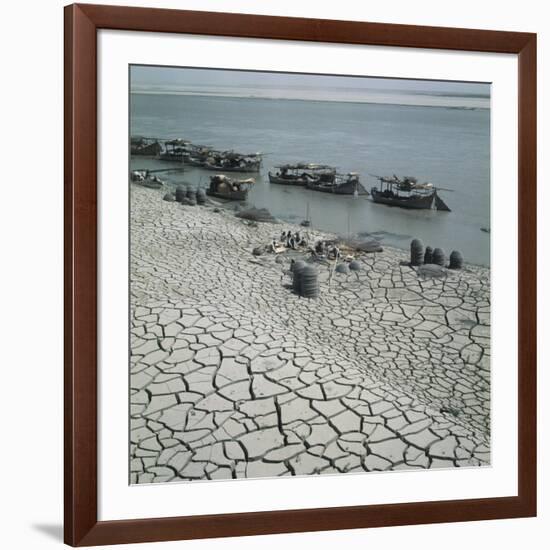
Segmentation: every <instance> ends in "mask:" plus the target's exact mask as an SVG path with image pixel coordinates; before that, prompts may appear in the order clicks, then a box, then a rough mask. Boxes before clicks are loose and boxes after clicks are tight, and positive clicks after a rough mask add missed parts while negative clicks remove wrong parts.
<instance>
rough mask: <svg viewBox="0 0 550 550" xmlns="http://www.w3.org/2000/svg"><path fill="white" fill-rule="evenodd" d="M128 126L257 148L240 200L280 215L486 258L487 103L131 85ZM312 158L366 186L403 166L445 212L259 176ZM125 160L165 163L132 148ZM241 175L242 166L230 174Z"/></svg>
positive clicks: (200, 178)
mask: <svg viewBox="0 0 550 550" xmlns="http://www.w3.org/2000/svg"><path fill="white" fill-rule="evenodd" d="M130 115H131V116H130V134H131V135H143V136H151V137H159V138H175V137H181V138H184V139H189V140H191V141H192V142H194V143H198V144H204V145H211V146H214V147H215V148H217V149H234V150H236V151H240V152H244V153H252V152H256V151H262V152H264V153H266V155H265V157H264V162H263V167H262V170H261V173H260V174H254V176H255V177H256V185H254V186H253V188H252V190H251V192H250V193H249V195H248V203H249V204H251V205H255V206H257V207H267V208H268V209H269V210H270V211H271V213H272V214H273V215H274V216H276V217H278V218H281V219H283V220H287V221H292V222H299V221H301V220H303V219H304V218H305V216H306V210H307V209H308V207H309V214H310V218H311V220H312V224H313V226H314V227H318V228H320V229H323V230H326V231H331V232H334V233H339V234H343V235H346V234H348V233H353V234H358V233H359V234H370V235H373V236H374V237H376V238H377V239H378V240H380V241H381V242H382V244H384V243H386V244H388V245H392V246H396V247H399V248H408V246H409V243H410V240H411V239H412V238H414V237H417V238H420V239H422V241H423V242H424V244H425V245H430V246H432V247H436V246H438V247H441V248H443V249H444V250H445V251H446V252H447V254H449V253H450V252H451V250H460V251H461V252H462V253H463V255H464V258H465V260H466V261H467V262H470V263H475V264H481V265H489V262H490V234H488V233H486V232H483V231H481V228H482V227H483V228H485V227H489V226H490V110H489V109H480V108H479V109H477V108H476V109H463V108H449V107H433V106H430V107H426V106H414V105H397V104H375V103H353V102H337V101H304V100H289V99H264V98H241V97H220V96H212V97H206V96H195V95H170V94H151V93H149V94H141V93H133V94H132V95H131V104H130ZM298 161H301V162H319V163H323V164H330V165H334V166H337V167H338V169H339V171H341V172H359V174H360V178H361V183H362V184H363V186H364V187H365V188H367V189H368V190H370V188H371V187H372V186H373V185H376V183H377V181H376V179H375V178H374V177H373V176H372V174H375V175H392V174H398V175H411V176H416V177H417V178H418V180H419V181H422V182H423V181H430V182H432V183H434V185H436V186H438V187H442V188H446V189H452V191H446V192H444V191H442V192H441V193H440V195H441V196H442V198H443V200H444V201H445V202H446V203H447V205H448V206H449V207H450V208H451V210H452V212H438V211H431V210H430V211H427V210H424V211H422V210H418V211H414V210H405V209H402V208H392V207H388V206H383V205H379V204H374V203H373V202H371V201H370V199H368V198H365V197H357V198H354V197H348V196H335V195H330V194H325V193H319V192H315V191H309V190H307V189H303V188H294V187H286V186H281V185H273V184H269V181H268V178H267V172H268V170H270V169H272V167H273V166H274V165H277V164H280V163H289V162H298ZM131 165H132V168H150V169H151V168H165V167H173V166H174V164H173V163H167V162H162V161H158V160H153V159H144V158H140V157H133V158H132V159H131ZM211 175H212V172H209V171H205V170H202V169H201V168H193V167H187V166H186V167H185V172H184V173H171V174H166V175H161V177H162V178H163V179H165V180H167V181H168V182H169V183H181V182H188V183H191V184H193V185H201V186H203V187H206V186H207V185H208V181H209V177H210V176H211ZM233 176H237V177H241V176H242V177H248V175H246V174H233Z"/></svg>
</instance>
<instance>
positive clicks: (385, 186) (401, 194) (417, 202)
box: [371, 175, 451, 212]
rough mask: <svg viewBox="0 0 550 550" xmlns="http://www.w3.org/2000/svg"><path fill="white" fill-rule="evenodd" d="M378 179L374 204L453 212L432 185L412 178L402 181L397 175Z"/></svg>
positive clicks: (372, 190)
mask: <svg viewBox="0 0 550 550" xmlns="http://www.w3.org/2000/svg"><path fill="white" fill-rule="evenodd" d="M376 177H377V179H378V180H379V181H380V188H378V187H373V188H372V189H371V198H372V200H373V202H376V203H379V204H385V205H387V206H398V207H400V208H410V209H415V210H430V209H432V208H435V209H436V210H443V211H447V212H450V211H451V209H450V208H449V207H448V206H447V205H446V204H445V202H444V201H443V199H442V198H441V197H440V196H439V195H438V193H437V189H436V188H435V187H434V186H433V184H431V183H428V182H426V183H418V181H417V179H416V178H413V177H411V176H405V177H403V178H401V179H400V178H398V177H397V176H396V175H394V176H392V177H391V178H389V177H381V176H376Z"/></svg>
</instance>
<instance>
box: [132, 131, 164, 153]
mask: <svg viewBox="0 0 550 550" xmlns="http://www.w3.org/2000/svg"><path fill="white" fill-rule="evenodd" d="M161 152H162V145H161V144H160V143H159V141H158V140H156V139H153V138H146V137H142V136H133V137H132V138H130V154H131V155H139V156H146V157H156V156H157V155H159V154H160V153H161Z"/></svg>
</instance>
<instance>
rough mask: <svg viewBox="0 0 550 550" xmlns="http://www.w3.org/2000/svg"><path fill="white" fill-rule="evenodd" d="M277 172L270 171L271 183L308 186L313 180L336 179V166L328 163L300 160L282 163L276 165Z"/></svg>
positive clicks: (329, 180)
mask: <svg viewBox="0 0 550 550" xmlns="http://www.w3.org/2000/svg"><path fill="white" fill-rule="evenodd" d="M275 168H277V172H276V173H272V172H271V171H269V172H268V177H269V183H276V184H279V185H301V186H306V185H307V184H308V183H311V182H326V183H330V182H333V181H334V177H335V174H336V168H334V167H333V166H328V165H327V164H313V163H309V164H308V163H303V162H299V163H296V164H281V165H280V166H276V167H275Z"/></svg>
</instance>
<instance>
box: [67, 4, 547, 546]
mask: <svg viewBox="0 0 550 550" xmlns="http://www.w3.org/2000/svg"><path fill="white" fill-rule="evenodd" d="M99 29H119V30H129V31H152V32H167V33H192V34H203V35H218V36H233V37H250V38H270V39H284V40H302V41H313V42H332V43H338V42H340V43H348V44H369V45H381V46H399V47H416V48H435V49H446V50H467V51H480V52H499V53H508V54H516V55H517V56H518V66H519V121H518V124H519V135H518V147H519V149H518V151H519V174H518V175H519V193H518V196H519V207H518V208H519V242H520V243H521V246H520V247H519V265H520V270H519V354H518V374H519V377H518V380H519V387H518V398H519V423H518V424H519V425H518V434H517V435H518V449H519V452H518V495H517V496H512V497H506V498H484V499H475V500H454V501H452V500H451V501H444V502H421V503H408V504H389V505H373V506H354V507H339V508H323V509H321V508H319V509H308V510H292V511H274V512H255V513H241V514H224V515H211V516H198V517H197V516H194V517H171V518H155V519H153V518H148V519H140V520H131V521H98V519H97V502H98V499H97V405H96V402H97V292H96V287H97V187H96V176H97V146H96V139H97V129H96V126H97V121H96V117H97V110H96V100H97V89H96V83H97V76H96V63H97V57H96V56H97V38H96V37H97V31H98V30H99ZM64 86H65V178H64V188H65V211H64V212H65V264H64V275H65V394H64V397H65V428H64V429H65V489H64V497H65V542H66V543H67V544H69V545H72V546H90V545H100V544H115V543H130V542H145V541H163V540H177V539H194V538H208V537H225V536H238V535H257V534H267V533H290V532H305V531H316V530H332V529H350V528H359V527H378V526H390V525H406V524H409V525H410V524H419V523H436V522H451V521H473V520H484V519H498V518H514V517H527V516H534V515H536V192H535V189H536V100H537V97H536V35H534V34H529V33H516V32H502V31H486V30H471V29H455V28H441V27H417V26H409V25H389V24H381V23H362V22H351V21H328V20H317V19H302V18H287V17H266V16H258V15H240V14H228V13H207V12H196V11H175V10H164V9H149V8H128V7H117V6H99V5H90V4H81V5H79V4H74V5H70V6H67V7H66V8H65V78H64Z"/></svg>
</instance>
